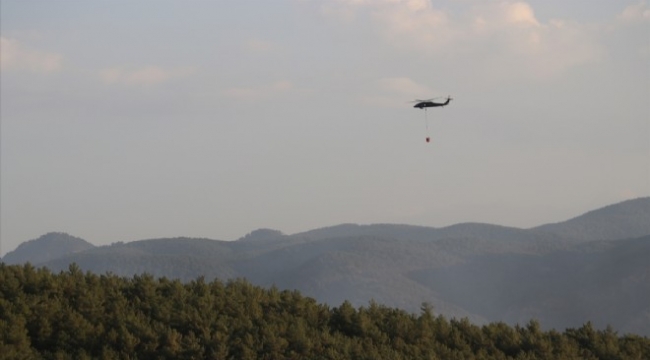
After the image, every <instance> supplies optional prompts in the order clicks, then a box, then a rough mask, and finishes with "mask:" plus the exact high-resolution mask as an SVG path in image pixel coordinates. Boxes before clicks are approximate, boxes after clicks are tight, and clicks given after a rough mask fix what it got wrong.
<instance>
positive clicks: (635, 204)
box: [534, 197, 650, 241]
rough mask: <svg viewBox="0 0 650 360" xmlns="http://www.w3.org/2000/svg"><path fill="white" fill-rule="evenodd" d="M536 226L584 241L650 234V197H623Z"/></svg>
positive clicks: (538, 228) (541, 229) (537, 228)
mask: <svg viewBox="0 0 650 360" xmlns="http://www.w3.org/2000/svg"><path fill="white" fill-rule="evenodd" d="M534 230H539V231H545V232H549V233H553V234H556V235H560V236H563V237H565V238H573V239H578V240H583V241H592V240H614V239H629V238H635V237H641V236H644V235H648V234H650V197H644V198H638V199H634V200H628V201H623V202H621V203H618V204H614V205H610V206H606V207H604V208H601V209H598V210H594V211H590V212H588V213H586V214H584V215H581V216H578V217H576V218H573V219H570V220H567V221H564V222H560V223H556V224H546V225H542V226H538V227H536V228H534Z"/></svg>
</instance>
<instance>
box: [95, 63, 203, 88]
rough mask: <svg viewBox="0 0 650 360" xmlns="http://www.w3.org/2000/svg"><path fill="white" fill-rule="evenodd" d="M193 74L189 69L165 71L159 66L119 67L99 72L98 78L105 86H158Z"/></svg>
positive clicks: (192, 70)
mask: <svg viewBox="0 0 650 360" xmlns="http://www.w3.org/2000/svg"><path fill="white" fill-rule="evenodd" d="M192 73H194V69H193V68H191V67H185V68H173V69H165V68H163V67H161V66H155V65H152V66H145V67H142V68H139V69H134V70H125V69H123V68H119V67H113V68H106V69H103V70H101V71H100V72H99V78H100V79H101V80H102V81H103V82H104V83H106V84H124V85H145V86H146V85H158V84H161V83H164V82H167V81H169V80H171V79H177V78H182V77H186V76H189V75H191V74H192Z"/></svg>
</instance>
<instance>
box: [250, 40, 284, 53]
mask: <svg viewBox="0 0 650 360" xmlns="http://www.w3.org/2000/svg"><path fill="white" fill-rule="evenodd" d="M244 48H245V49H246V50H248V51H250V52H254V53H266V52H270V51H273V50H275V49H276V48H277V45H276V44H275V43H273V42H271V41H266V40H262V39H250V40H248V41H246V42H245V43H244Z"/></svg>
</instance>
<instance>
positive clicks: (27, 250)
mask: <svg viewBox="0 0 650 360" xmlns="http://www.w3.org/2000/svg"><path fill="white" fill-rule="evenodd" d="M94 247H95V246H94V245H93V244H91V243H89V242H87V241H86V240H83V239H80V238H78V237H74V236H70V235H68V234H65V233H59V232H51V233H47V234H45V235H43V236H41V237H39V238H38V239H34V240H29V241H26V242H24V243H22V244H20V245H19V246H18V247H17V248H16V250H14V251H11V252H9V253H7V254H5V256H4V257H3V258H2V261H4V262H5V263H6V264H22V263H25V262H31V263H32V264H39V263H43V262H46V261H50V260H53V259H57V258H60V257H62V256H65V255H68V254H74V253H78V252H81V251H84V250H88V249H92V248H94Z"/></svg>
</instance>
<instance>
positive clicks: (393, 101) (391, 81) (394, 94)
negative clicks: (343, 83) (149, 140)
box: [361, 77, 434, 107]
mask: <svg viewBox="0 0 650 360" xmlns="http://www.w3.org/2000/svg"><path fill="white" fill-rule="evenodd" d="M374 88H375V89H374V91H373V92H374V94H372V95H366V96H363V97H362V99H361V100H362V101H363V102H364V103H366V104H369V105H373V106H382V107H403V106H404V102H405V101H409V100H413V99H416V98H427V97H431V96H432V95H434V91H433V90H432V89H431V88H430V87H428V86H426V85H422V84H419V83H417V82H415V81H413V80H412V79H410V78H408V77H386V78H381V79H379V80H377V81H376V82H375V87H374Z"/></svg>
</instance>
